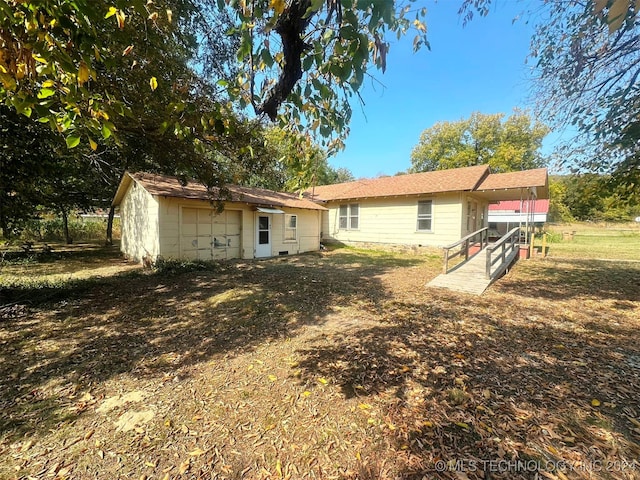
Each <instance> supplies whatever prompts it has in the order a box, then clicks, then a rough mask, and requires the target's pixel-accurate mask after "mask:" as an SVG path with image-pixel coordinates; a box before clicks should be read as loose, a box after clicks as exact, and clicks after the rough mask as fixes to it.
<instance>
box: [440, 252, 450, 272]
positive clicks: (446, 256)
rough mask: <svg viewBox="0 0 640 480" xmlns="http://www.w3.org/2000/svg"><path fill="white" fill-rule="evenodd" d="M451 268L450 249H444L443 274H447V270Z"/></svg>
mask: <svg viewBox="0 0 640 480" xmlns="http://www.w3.org/2000/svg"><path fill="white" fill-rule="evenodd" d="M448 267H449V249H448V248H445V249H444V267H443V269H442V273H444V274H445V275H446V274H447V268H448Z"/></svg>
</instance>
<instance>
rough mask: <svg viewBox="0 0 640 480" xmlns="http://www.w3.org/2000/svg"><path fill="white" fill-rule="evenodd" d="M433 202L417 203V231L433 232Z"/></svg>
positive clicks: (423, 201) (422, 201)
mask: <svg viewBox="0 0 640 480" xmlns="http://www.w3.org/2000/svg"><path fill="white" fill-rule="evenodd" d="M432 224H433V200H421V201H419V202H418V231H419V232H431V231H432V230H433V228H432V227H433V225H432Z"/></svg>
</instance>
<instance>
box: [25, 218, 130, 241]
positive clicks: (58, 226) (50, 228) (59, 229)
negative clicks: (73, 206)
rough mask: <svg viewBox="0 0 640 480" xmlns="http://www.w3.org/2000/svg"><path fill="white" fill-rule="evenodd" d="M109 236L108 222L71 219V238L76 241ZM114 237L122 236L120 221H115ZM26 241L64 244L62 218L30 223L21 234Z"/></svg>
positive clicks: (116, 219)
mask: <svg viewBox="0 0 640 480" xmlns="http://www.w3.org/2000/svg"><path fill="white" fill-rule="evenodd" d="M106 235H107V220H106V219H104V220H81V219H76V218H70V219H69V236H70V237H71V238H72V239H73V240H74V241H89V240H104V239H105V238H106ZM113 236H114V238H117V237H119V236H120V219H118V218H115V219H114V221H113ZM20 239H21V240H24V241H37V242H63V241H65V238H64V225H63V222H62V219H61V218H51V219H42V220H30V221H28V222H27V223H26V224H25V226H24V228H23V230H22V232H21V234H20Z"/></svg>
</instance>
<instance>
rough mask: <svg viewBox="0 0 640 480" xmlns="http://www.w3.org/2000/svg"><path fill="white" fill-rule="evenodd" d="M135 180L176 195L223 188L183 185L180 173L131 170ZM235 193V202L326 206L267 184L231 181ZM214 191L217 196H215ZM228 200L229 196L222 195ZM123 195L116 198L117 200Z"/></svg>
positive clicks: (203, 195) (208, 196)
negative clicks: (274, 189) (246, 183)
mask: <svg viewBox="0 0 640 480" xmlns="http://www.w3.org/2000/svg"><path fill="white" fill-rule="evenodd" d="M126 175H129V176H130V177H131V178H132V179H133V180H134V181H136V182H137V183H139V184H140V185H142V186H143V187H144V188H145V190H147V191H148V192H149V193H150V194H152V195H158V196H162V197H174V198H189V199H193V200H207V201H210V200H212V199H216V195H217V194H218V193H219V189H215V188H214V189H212V191H211V193H210V192H209V191H207V188H206V187H205V186H204V185H203V184H202V183H200V182H197V181H190V182H188V183H187V184H186V185H182V184H181V183H180V181H179V180H178V179H177V178H176V177H170V176H166V175H158V174H153V173H144V172H136V173H127V174H126ZM227 188H228V189H229V192H230V193H231V201H232V202H241V203H248V204H251V205H259V206H264V207H289V208H303V209H307V210H326V209H325V208H324V207H323V206H321V205H318V204H317V203H314V202H312V201H311V200H308V199H306V198H300V197H299V196H297V195H295V194H293V193H283V192H274V191H273V190H266V189H264V188H254V187H241V186H238V185H227ZM212 195H213V197H212ZM221 200H225V199H221ZM119 201H121V199H119V198H118V194H116V198H115V200H114V204H117V203H119Z"/></svg>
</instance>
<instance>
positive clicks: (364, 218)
mask: <svg viewBox="0 0 640 480" xmlns="http://www.w3.org/2000/svg"><path fill="white" fill-rule="evenodd" d="M420 200H432V201H433V207H432V231H431V232H419V231H417V219H418V201H420ZM345 203H346V202H345ZM349 203H358V204H359V205H360V215H359V216H360V218H359V229H358V230H344V229H339V228H338V226H339V209H340V203H338V202H335V203H330V204H329V205H327V207H328V208H329V212H328V214H327V215H326V220H325V222H324V225H325V226H324V228H323V236H324V237H328V238H330V239H333V240H337V241H340V242H347V243H350V242H371V243H386V244H403V245H429V246H442V245H446V244H448V243H451V242H454V241H456V240H458V239H460V237H461V229H462V204H461V195H460V194H459V193H455V194H448V195H437V196H424V197H414V198H390V199H367V200H360V201H352V202H349Z"/></svg>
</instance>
